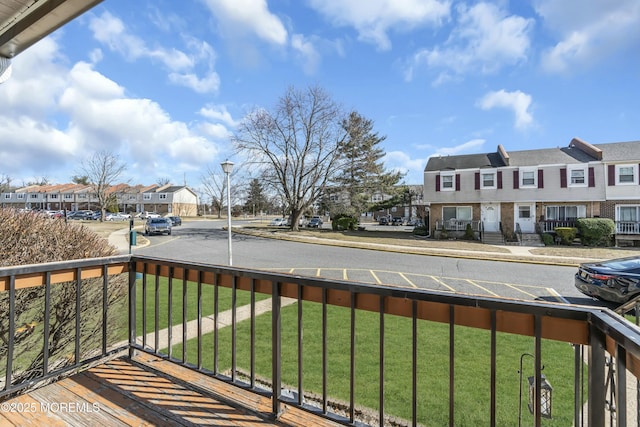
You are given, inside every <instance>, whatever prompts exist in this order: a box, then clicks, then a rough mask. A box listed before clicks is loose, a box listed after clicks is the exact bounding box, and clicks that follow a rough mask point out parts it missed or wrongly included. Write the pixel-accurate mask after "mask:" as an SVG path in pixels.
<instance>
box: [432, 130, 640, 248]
mask: <svg viewBox="0 0 640 427" xmlns="http://www.w3.org/2000/svg"><path fill="white" fill-rule="evenodd" d="M639 175H640V141H631V142H617V143H607V144H593V145H592V144H589V143H588V142H585V141H583V140H581V139H579V138H574V139H572V140H571V142H570V143H569V145H568V146H566V147H558V148H549V149H537V150H523V151H512V152H509V151H507V150H506V149H505V148H504V147H503V146H502V145H500V146H498V148H497V150H496V151H495V152H492V153H482V154H469V155H458V156H439V157H432V158H430V159H429V161H428V162H427V165H426V168H425V171H424V198H425V200H426V202H427V204H428V205H429V208H430V225H429V226H430V230H431V232H432V236H434V237H438V236H439V234H440V232H442V231H445V232H447V231H458V232H459V231H463V230H464V229H465V228H466V227H467V226H468V225H467V224H470V225H471V227H472V229H473V231H474V232H475V233H476V234H477V235H479V236H482V235H483V234H485V235H492V234H498V235H500V236H501V237H504V238H507V239H511V238H513V239H515V238H521V237H522V236H523V235H527V234H530V235H533V234H539V233H544V232H553V230H554V228H555V227H557V226H572V225H575V220H576V219H577V218H592V217H603V218H610V219H612V220H614V221H615V223H616V243H619V242H622V241H624V240H629V241H631V242H634V244H637V243H638V242H639V241H640V177H639Z"/></svg>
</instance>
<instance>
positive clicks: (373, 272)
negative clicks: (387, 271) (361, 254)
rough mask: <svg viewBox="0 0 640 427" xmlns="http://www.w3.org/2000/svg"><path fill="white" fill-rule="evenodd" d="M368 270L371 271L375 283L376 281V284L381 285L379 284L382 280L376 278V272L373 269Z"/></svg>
mask: <svg viewBox="0 0 640 427" xmlns="http://www.w3.org/2000/svg"><path fill="white" fill-rule="evenodd" d="M369 272H370V273H371V275H372V276H373V278H374V279H375V281H376V283H377V284H378V285H381V284H382V280H380V279H379V278H378V276H377V275H376V272H375V271H373V270H369Z"/></svg>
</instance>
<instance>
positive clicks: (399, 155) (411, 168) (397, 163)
mask: <svg viewBox="0 0 640 427" xmlns="http://www.w3.org/2000/svg"><path fill="white" fill-rule="evenodd" d="M383 160H384V164H385V166H386V167H387V168H389V169H390V170H393V171H399V172H401V173H402V174H404V175H405V179H404V181H405V182H406V183H407V184H422V182H423V181H424V177H423V171H424V167H425V166H426V164H427V159H414V158H412V157H411V156H410V155H409V154H407V153H405V152H404V151H388V152H387V153H386V154H385V156H384V159H383Z"/></svg>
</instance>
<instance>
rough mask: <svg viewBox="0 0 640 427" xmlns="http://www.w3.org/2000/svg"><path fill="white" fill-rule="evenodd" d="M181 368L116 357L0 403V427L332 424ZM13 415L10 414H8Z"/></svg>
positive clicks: (294, 426)
mask: <svg viewBox="0 0 640 427" xmlns="http://www.w3.org/2000/svg"><path fill="white" fill-rule="evenodd" d="M282 407H283V412H282V414H281V415H280V417H279V419H278V420H273V419H272V418H271V417H270V411H271V400H270V399H269V398H268V397H266V396H262V395H260V394H257V393H253V392H251V391H248V390H245V389H243V388H240V387H237V386H234V385H231V384H227V383H225V382H223V381H219V380H216V379H214V378H211V377H208V376H206V375H202V374H199V373H197V372H195V371H192V370H190V369H187V368H185V367H183V366H180V365H177V364H175V363H171V362H169V361H166V360H163V359H159V358H156V357H154V356H151V355H147V354H144V353H143V354H140V355H138V356H137V357H135V358H134V359H133V360H132V359H129V358H128V357H120V358H117V359H114V360H111V361H108V362H106V363H104V364H102V365H99V366H95V367H92V368H90V369H87V370H85V371H83V372H80V373H77V374H76V375H74V376H71V377H68V378H65V379H62V380H60V381H58V382H55V383H53V384H49V385H47V386H45V387H42V388H39V389H36V390H32V391H30V392H29V393H28V394H23V395H20V396H16V397H14V398H12V399H9V400H6V401H4V402H2V410H0V426H3V427H4V426H21V427H22V426H26V427H29V426H42V425H47V426H54V427H57V426H77V425H99V426H101V427H116V426H117V427H120V426H198V425H214V426H239V427H241V426H247V427H250V426H290V427H297V426H317V427H329V426H338V425H339V424H337V423H335V422H332V421H330V420H328V419H325V418H322V417H318V416H315V415H313V414H310V413H308V412H305V411H302V410H299V409H297V408H294V407H289V406H287V405H282ZM9 409H13V410H9Z"/></svg>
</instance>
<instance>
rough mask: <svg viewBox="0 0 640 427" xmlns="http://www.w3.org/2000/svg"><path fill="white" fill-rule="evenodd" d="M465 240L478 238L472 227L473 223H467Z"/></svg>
mask: <svg viewBox="0 0 640 427" xmlns="http://www.w3.org/2000/svg"><path fill="white" fill-rule="evenodd" d="M463 239H464V240H476V235H475V233H474V232H473V229H472V228H471V224H467V227H466V228H465V229H464V236H463Z"/></svg>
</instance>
